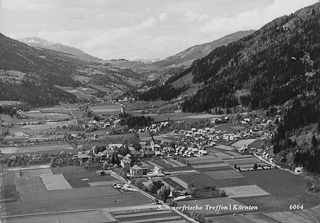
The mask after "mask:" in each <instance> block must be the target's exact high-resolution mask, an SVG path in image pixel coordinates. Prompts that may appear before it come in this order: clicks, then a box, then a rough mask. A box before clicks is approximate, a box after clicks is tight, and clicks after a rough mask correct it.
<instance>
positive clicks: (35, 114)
mask: <svg viewBox="0 0 320 223" xmlns="http://www.w3.org/2000/svg"><path fill="white" fill-rule="evenodd" d="M23 115H26V116H28V117H30V118H33V119H38V120H40V119H68V118H70V116H69V115H67V114H62V113H44V112H39V111H29V112H24V113H23Z"/></svg>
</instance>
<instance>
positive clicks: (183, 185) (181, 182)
mask: <svg viewBox="0 0 320 223" xmlns="http://www.w3.org/2000/svg"><path fill="white" fill-rule="evenodd" d="M170 179H171V180H173V181H174V182H176V183H177V184H179V185H180V186H182V187H184V188H185V189H187V188H188V184H187V183H186V182H185V181H183V180H181V179H179V178H178V177H170Z"/></svg>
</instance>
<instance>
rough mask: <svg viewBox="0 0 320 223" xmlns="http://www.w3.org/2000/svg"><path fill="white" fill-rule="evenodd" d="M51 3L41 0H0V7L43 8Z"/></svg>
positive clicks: (19, 8)
mask: <svg viewBox="0 0 320 223" xmlns="http://www.w3.org/2000/svg"><path fill="white" fill-rule="evenodd" d="M50 7H51V5H50V4H47V3H43V1H41V0H32V1H31V0H2V1H1V8H2V9H7V10H12V9H13V10H43V9H48V8H50Z"/></svg>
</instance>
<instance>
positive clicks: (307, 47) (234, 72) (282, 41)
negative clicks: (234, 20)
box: [183, 10, 320, 112]
mask: <svg viewBox="0 0 320 223" xmlns="http://www.w3.org/2000/svg"><path fill="white" fill-rule="evenodd" d="M288 24H290V25H288ZM319 58H320V22H319V12H316V11H315V10H313V11H311V13H310V16H309V17H308V18H307V19H305V20H304V19H301V18H300V17H298V16H297V15H295V14H292V15H290V16H286V17H282V18H280V19H277V20H275V21H273V22H272V23H270V24H268V25H266V26H265V27H263V28H262V29H261V30H259V31H257V32H255V33H254V34H252V35H250V36H248V37H245V38H243V39H241V40H239V41H237V42H234V43H231V44H229V45H227V46H224V47H220V48H217V49H215V50H214V51H213V52H211V53H210V54H209V55H208V56H207V57H205V58H202V59H200V60H198V61H196V62H195V63H194V64H193V65H192V73H193V75H194V78H193V82H194V83H199V82H203V83H204V85H203V87H202V88H201V89H199V90H198V91H197V93H196V94H195V95H194V96H193V97H191V98H189V99H188V100H186V101H185V102H184V104H183V110H184V111H185V112H202V111H207V112H211V109H212V108H214V107H223V108H227V107H229V108H230V107H233V106H235V105H238V104H239V103H241V101H239V100H237V99H238V98H237V94H236V92H237V91H241V90H247V91H248V92H250V97H248V98H249V99H250V100H244V101H245V102H246V103H245V104H244V105H245V106H249V105H250V107H251V109H259V108H268V107H269V106H272V105H280V104H284V103H285V102H287V101H288V100H290V99H293V98H295V97H297V96H298V95H301V94H308V93H311V92H314V91H315V90H316V89H318V87H319V84H318V82H317V80H318V79H319V76H320V73H319V64H320V60H319Z"/></svg>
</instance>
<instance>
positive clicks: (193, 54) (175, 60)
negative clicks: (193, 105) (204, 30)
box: [154, 30, 254, 67]
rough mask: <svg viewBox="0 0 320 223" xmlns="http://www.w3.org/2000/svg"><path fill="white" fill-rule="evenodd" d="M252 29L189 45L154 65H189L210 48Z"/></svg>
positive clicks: (239, 37)
mask: <svg viewBox="0 0 320 223" xmlns="http://www.w3.org/2000/svg"><path fill="white" fill-rule="evenodd" d="M253 32H254V31H253V30H249V31H239V32H236V33H233V34H230V35H227V36H225V37H222V38H220V39H218V40H215V41H212V42H210V43H204V44H201V45H196V46H193V47H190V48H188V49H186V50H184V51H182V52H180V53H178V54H176V55H174V56H170V57H168V58H166V59H164V60H161V61H157V62H155V63H154V65H157V66H160V67H180V66H190V65H191V64H192V62H193V61H195V60H196V59H200V58H202V57H205V56H207V55H208V54H209V53H210V52H211V51H212V50H214V49H215V48H217V47H220V46H224V45H227V44H228V43H231V42H234V41H236V40H239V39H241V38H242V37H245V36H247V35H250V34H252V33H253Z"/></svg>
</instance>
